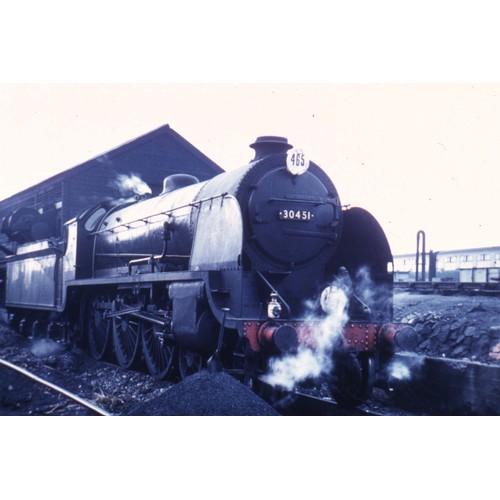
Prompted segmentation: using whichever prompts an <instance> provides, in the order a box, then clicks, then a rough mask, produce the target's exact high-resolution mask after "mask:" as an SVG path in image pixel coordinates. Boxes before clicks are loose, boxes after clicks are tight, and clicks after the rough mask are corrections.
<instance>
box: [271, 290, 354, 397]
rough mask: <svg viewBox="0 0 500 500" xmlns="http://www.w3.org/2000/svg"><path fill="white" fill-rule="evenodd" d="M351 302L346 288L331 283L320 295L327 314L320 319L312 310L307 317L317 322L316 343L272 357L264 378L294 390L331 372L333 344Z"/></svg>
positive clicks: (278, 385)
mask: <svg viewBox="0 0 500 500" xmlns="http://www.w3.org/2000/svg"><path fill="white" fill-rule="evenodd" d="M348 302H349V299H348V297H347V294H346V293H345V291H344V290H342V289H341V288H339V287H337V286H331V287H328V288H327V289H326V290H325V292H323V294H322V296H321V303H322V307H323V310H324V311H326V313H327V314H326V316H325V317H322V318H321V319H320V320H318V317H315V316H313V315H312V314H311V315H310V317H309V318H308V319H307V320H306V321H308V320H309V321H314V323H315V324H316V325H317V326H316V328H315V331H314V332H313V333H314V346H307V345H305V344H301V345H300V347H299V349H298V351H297V353H296V354H289V355H286V356H284V357H281V358H275V359H273V360H271V362H270V369H269V372H268V373H267V374H266V375H265V376H264V382H266V383H268V384H270V385H272V386H277V387H281V388H283V389H286V390H292V389H294V387H296V385H297V384H299V383H301V382H304V381H305V380H307V379H309V378H317V377H319V376H321V375H323V374H325V373H328V372H330V371H331V369H332V367H333V361H332V351H333V347H334V345H335V343H336V341H337V339H338V338H339V336H340V335H341V333H342V329H343V327H344V325H345V324H346V322H347V320H348V315H347V306H348Z"/></svg>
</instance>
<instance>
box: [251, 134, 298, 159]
mask: <svg viewBox="0 0 500 500" xmlns="http://www.w3.org/2000/svg"><path fill="white" fill-rule="evenodd" d="M250 147H251V148H253V149H255V158H254V159H253V160H252V161H257V160H261V159H262V158H264V157H265V156H270V155H276V154H280V153H286V152H287V151H288V150H289V149H291V148H292V147H293V146H292V145H291V144H288V139H286V138H285V137H277V136H274V135H263V136H261V137H257V139H256V140H255V142H254V143H253V144H250Z"/></svg>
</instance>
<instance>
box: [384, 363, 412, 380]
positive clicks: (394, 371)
mask: <svg viewBox="0 0 500 500" xmlns="http://www.w3.org/2000/svg"><path fill="white" fill-rule="evenodd" d="M389 375H390V376H391V377H392V378H395V379H396V380H408V379H409V378H410V376H411V372H410V368H408V366H406V365H405V364H404V363H401V361H395V362H394V363H391V365H390V366H389Z"/></svg>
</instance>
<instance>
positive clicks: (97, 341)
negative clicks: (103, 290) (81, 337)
mask: <svg viewBox="0 0 500 500" xmlns="http://www.w3.org/2000/svg"><path fill="white" fill-rule="evenodd" d="M107 300H108V299H107V298H106V297H94V298H92V299H91V300H90V302H89V305H88V311H87V341H88V346H89V350H90V354H91V355H92V357H93V358H94V359H97V360H101V359H103V358H104V357H105V355H106V354H107V352H108V349H109V345H110V337H111V321H110V320H109V319H105V316H104V314H105V312H106V308H105V306H106V303H107Z"/></svg>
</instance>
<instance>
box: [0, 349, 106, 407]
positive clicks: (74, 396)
mask: <svg viewBox="0 0 500 500" xmlns="http://www.w3.org/2000/svg"><path fill="white" fill-rule="evenodd" d="M0 366H2V367H4V368H7V369H9V370H12V371H14V372H16V373H18V374H20V375H22V376H23V377H24V378H27V379H29V380H30V381H32V382H34V383H36V384H38V385H41V386H43V387H46V388H48V389H50V390H51V391H54V392H55V393H57V394H60V395H62V396H64V397H66V398H68V399H70V400H72V401H73V402H76V403H77V404H78V405H80V406H82V407H84V408H86V409H87V410H88V411H89V412H90V414H94V415H99V416H111V415H112V414H111V413H109V412H107V411H106V410H104V409H103V408H100V407H99V406H97V405H95V404H94V403H92V402H90V401H88V400H86V399H84V398H81V397H80V396H78V395H77V394H74V393H72V392H70V391H68V390H66V389H64V388H63V387H60V386H58V385H56V384H53V383H52V382H49V381H48V380H45V379H43V378H41V377H39V376H38V375H35V374H34V373H32V372H30V371H29V370H26V369H25V368H22V367H21V366H18V365H16V364H14V363H11V362H10V361H7V360H4V359H2V358H0ZM47 414H48V413H47Z"/></svg>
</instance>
